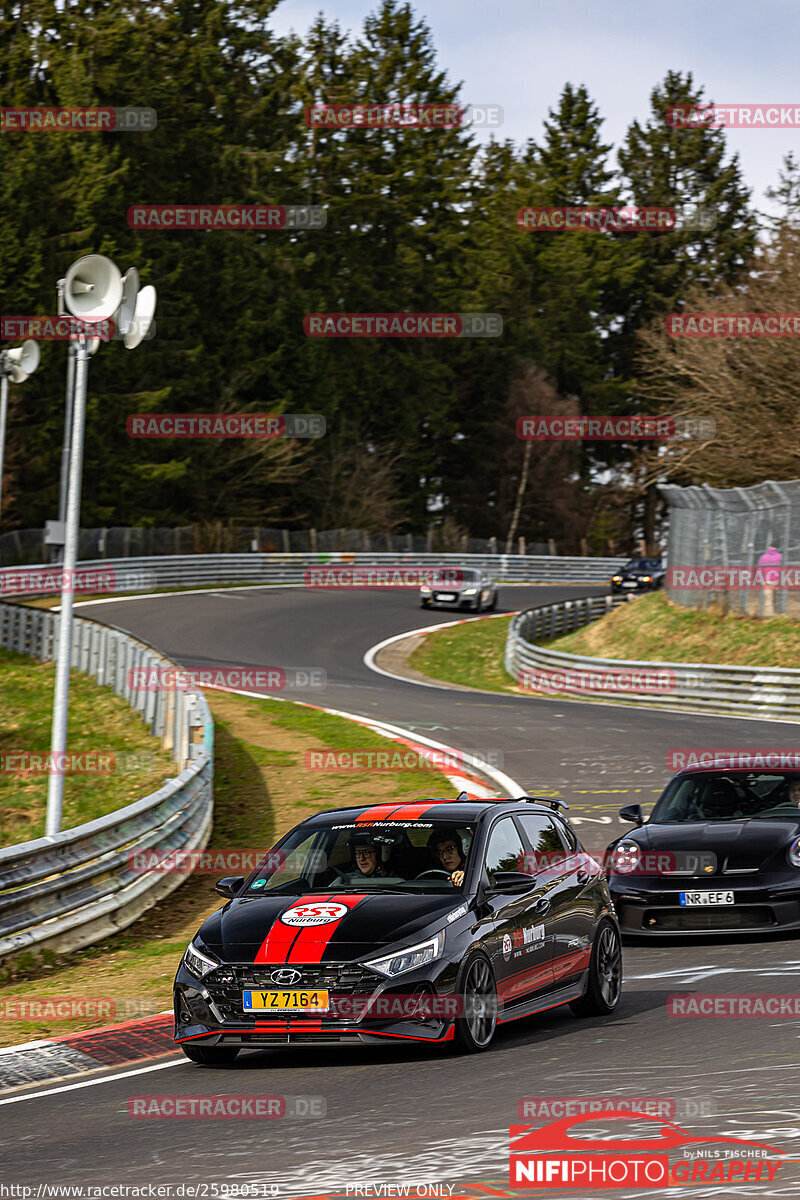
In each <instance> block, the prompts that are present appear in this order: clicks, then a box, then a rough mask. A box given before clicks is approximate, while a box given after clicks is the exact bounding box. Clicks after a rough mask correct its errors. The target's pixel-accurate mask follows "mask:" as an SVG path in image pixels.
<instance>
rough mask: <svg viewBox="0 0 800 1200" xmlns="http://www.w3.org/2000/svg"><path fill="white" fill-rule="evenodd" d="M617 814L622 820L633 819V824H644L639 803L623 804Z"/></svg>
mask: <svg viewBox="0 0 800 1200" xmlns="http://www.w3.org/2000/svg"><path fill="white" fill-rule="evenodd" d="M619 815H620V816H621V817H622V819H623V821H633V823H634V825H644V817H643V816H642V806H641V804H623V806H622V808H621V809H620V810H619Z"/></svg>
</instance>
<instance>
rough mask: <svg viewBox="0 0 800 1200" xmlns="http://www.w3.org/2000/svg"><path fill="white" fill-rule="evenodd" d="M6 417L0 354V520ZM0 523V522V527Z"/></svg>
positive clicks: (4, 377) (5, 373) (3, 360)
mask: <svg viewBox="0 0 800 1200" xmlns="http://www.w3.org/2000/svg"><path fill="white" fill-rule="evenodd" d="M7 415H8V368H7V366H6V356H5V353H2V354H0V518H2V512H3V457H4V454H5V448H6V417H7ZM1 526H2V521H1V520H0V527H1Z"/></svg>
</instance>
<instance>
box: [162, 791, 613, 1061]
mask: <svg viewBox="0 0 800 1200" xmlns="http://www.w3.org/2000/svg"><path fill="white" fill-rule="evenodd" d="M553 803H554V804H555V803H557V802H553ZM269 857H270V860H271V862H272V864H273V865H272V866H268V865H264V866H263V867H261V868H259V869H258V870H257V871H255V872H254V873H253V874H252V875H251V876H250V877H249V878H248V879H243V878H240V877H235V878H230V879H225V880H221V881H220V882H219V883H218V884H217V891H219V892H221V894H223V895H225V896H229V897H231V898H230V899H229V902H228V903H227V904H226V905H225V906H224V908H222V909H221V910H219V911H218V912H216V913H214V914H213V916H210V917H209V918H208V919H207V920H206V921H205V922H204V923H203V925H202V926H201V927H200V930H199V932H198V934H197V936H196V937H195V938H194V939H193V941H192V942H191V944H190V945H189V947H188V948H187V950H186V953H185V954H184V956H183V959H182V960H181V963H180V966H179V968H178V973H177V976H176V978H175V987H174V1003H175V1040H176V1042H178V1043H179V1044H180V1046H181V1048H182V1049H183V1051H184V1053H185V1054H186V1055H187V1057H188V1058H190V1059H192V1061H194V1062H198V1063H206V1064H225V1063H229V1062H231V1061H232V1060H233V1059H234V1058H235V1057H236V1055H237V1054H238V1052H239V1050H240V1049H243V1048H244V1049H262V1048H264V1047H268V1046H286V1045H287V1044H289V1045H295V1044H296V1045H299V1044H313V1045H324V1044H327V1043H356V1044H357V1043H375V1044H379V1043H381V1041H382V1040H383V1039H386V1038H389V1039H392V1038H406V1039H412V1040H416V1041H421V1042H448V1041H455V1042H456V1043H457V1045H458V1046H459V1047H460V1048H461V1049H462V1050H464V1051H475V1050H484V1049H486V1047H487V1046H488V1045H489V1044H490V1042H491V1041H492V1038H493V1036H494V1033H495V1029H496V1027H497V1025H498V1023H503V1022H505V1021H512V1020H515V1019H516V1018H518V1017H525V1016H528V1015H529V1014H531V1013H536V1012H539V1011H540V1010H542V1009H546V1008H552V1007H554V1006H556V1005H560V1004H569V1005H570V1006H571V1008H572V1010H573V1012H575V1013H576V1014H578V1015H602V1014H607V1013H610V1012H612V1011H613V1009H614V1008H615V1006H616V1004H617V1001H618V999H619V995H620V990H621V985H622V958H621V952H620V937H619V929H618V925H617V921H616V917H615V916H614V912H613V909H612V906H611V899H610V896H609V893H608V887H607V884H606V881H605V879H604V878H603V874H602V871H601V869H600V867H599V865H598V864H597V863H596V862H595V861H594V860H593V859H591V858H589V856H588V855H586V854H585V853H584V852H583V851H582V850H581V847H580V844H579V842H578V839H577V837H576V836H575V833H574V832H573V830H572V828H571V827H570V825H569V824H568V823H567V822H566V820H565V819H564V818H563V817H562V816H561V815H560V814H559V813H558V812H557V811H555V810H554V808H553V807H551V805H550V804H549V803H548V802H546V801H531V800H529V799H528V798H526V797H520V798H519V799H518V800H500V801H498V800H494V801H492V800H473V799H470V798H469V796H467V795H466V793H462V794H461V795H460V796H459V797H457V798H456V799H455V800H451V801H445V800H420V801H417V802H416V803H406V804H401V805H398V804H396V803H395V804H381V805H377V806H373V807H359V808H341V809H337V810H334V811H332V812H327V813H322V814H320V815H318V816H314V817H310V818H309V819H308V820H306V821H303V822H302V823H301V824H300V825H298V826H296V828H295V829H293V830H292V831H291V832H290V833H288V834H287V835H286V837H284V838H283V839H282V841H280V842H279V843H278V845H277V846H276V848H275V850H274V851H272V852H271V854H270V856H269ZM275 864H277V865H275ZM526 867H527V868H528V869H527V870H525V869H523V868H526Z"/></svg>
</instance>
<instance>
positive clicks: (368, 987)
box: [203, 963, 380, 1022]
mask: <svg viewBox="0 0 800 1200" xmlns="http://www.w3.org/2000/svg"><path fill="white" fill-rule="evenodd" d="M292 966H293V967H294V966H295V964H294V963H293V964H292ZM295 969H296V970H298V971H300V972H301V978H300V979H299V980H298V981H297V983H293V984H291V985H290V987H287V986H286V985H282V984H276V983H274V982H273V981H272V979H271V975H272V972H273V971H277V970H280V966H279V964H277V963H275V964H272V965H266V966H253V965H252V964H250V965H236V966H226V967H217V968H216V970H214V971H211V972H210V973H209V974H208V975H206V976H205V978H204V979H203V984H204V986H205V987H206V988H207V990H208V992H209V994H210V996H211V998H212V1000H213V1001H214V1004H215V1005H216V1007H217V1009H218V1010H219V1013H220V1015H221V1016H222V1018H223V1020H225V1021H237V1022H241V1021H264V1020H270V1015H269V1013H267V1012H259V1013H252V1012H248V1013H245V1011H244V1009H243V1008H242V992H244V991H246V990H248V989H252V990H255V991H275V990H276V989H277V990H279V991H287V990H292V991H316V990H321V989H323V988H324V989H327V991H329V992H331V993H332V995H336V996H353V995H365V996H370V995H372V993H373V992H374V991H375V988H376V986H377V985H378V984H379V983H380V977H379V976H377V975H376V974H375V973H374V972H373V971H370V970H368V969H367V968H366V967H362V966H359V965H358V964H353V963H330V964H327V965H326V964H324V963H315V964H312V965H308V966H306V965H303V964H302V963H298V964H297V966H296V968H295ZM293 1016H294V1017H295V1018H296V1019H299V1020H312V1021H313V1020H318V1019H319V1014H314V1013H307V1014H303V1013H302V1012H298V1013H296V1014H293ZM272 1019H273V1020H276V1019H277V1020H283V1019H284V1015H283V1014H280V1015H279V1014H277V1013H276V1014H274V1016H273V1017H272ZM322 1019H323V1020H324V1019H325V1017H324V1014H323V1015H322Z"/></svg>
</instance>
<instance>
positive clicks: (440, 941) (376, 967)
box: [364, 932, 444, 976]
mask: <svg viewBox="0 0 800 1200" xmlns="http://www.w3.org/2000/svg"><path fill="white" fill-rule="evenodd" d="M443 949H444V933H443V932H442V933H437V934H436V936H435V937H432V938H429V939H428V941H427V942H420V943H419V945H418V946H409V947H408V948H407V949H405V950H397V951H395V953H394V954H387V955H386V956H385V957H384V958H371V959H369V960H368V961H367V962H365V963H364V966H365V967H371V968H372V970H373V971H380V973H381V975H389V976H394V975H404V974H405V972H406V971H415V970H416V969H417V967H424V966H425V964H426V963H430V962H434V961H435V960H436V959H437V958H439V957H440V955H441V953H442V950H443Z"/></svg>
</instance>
